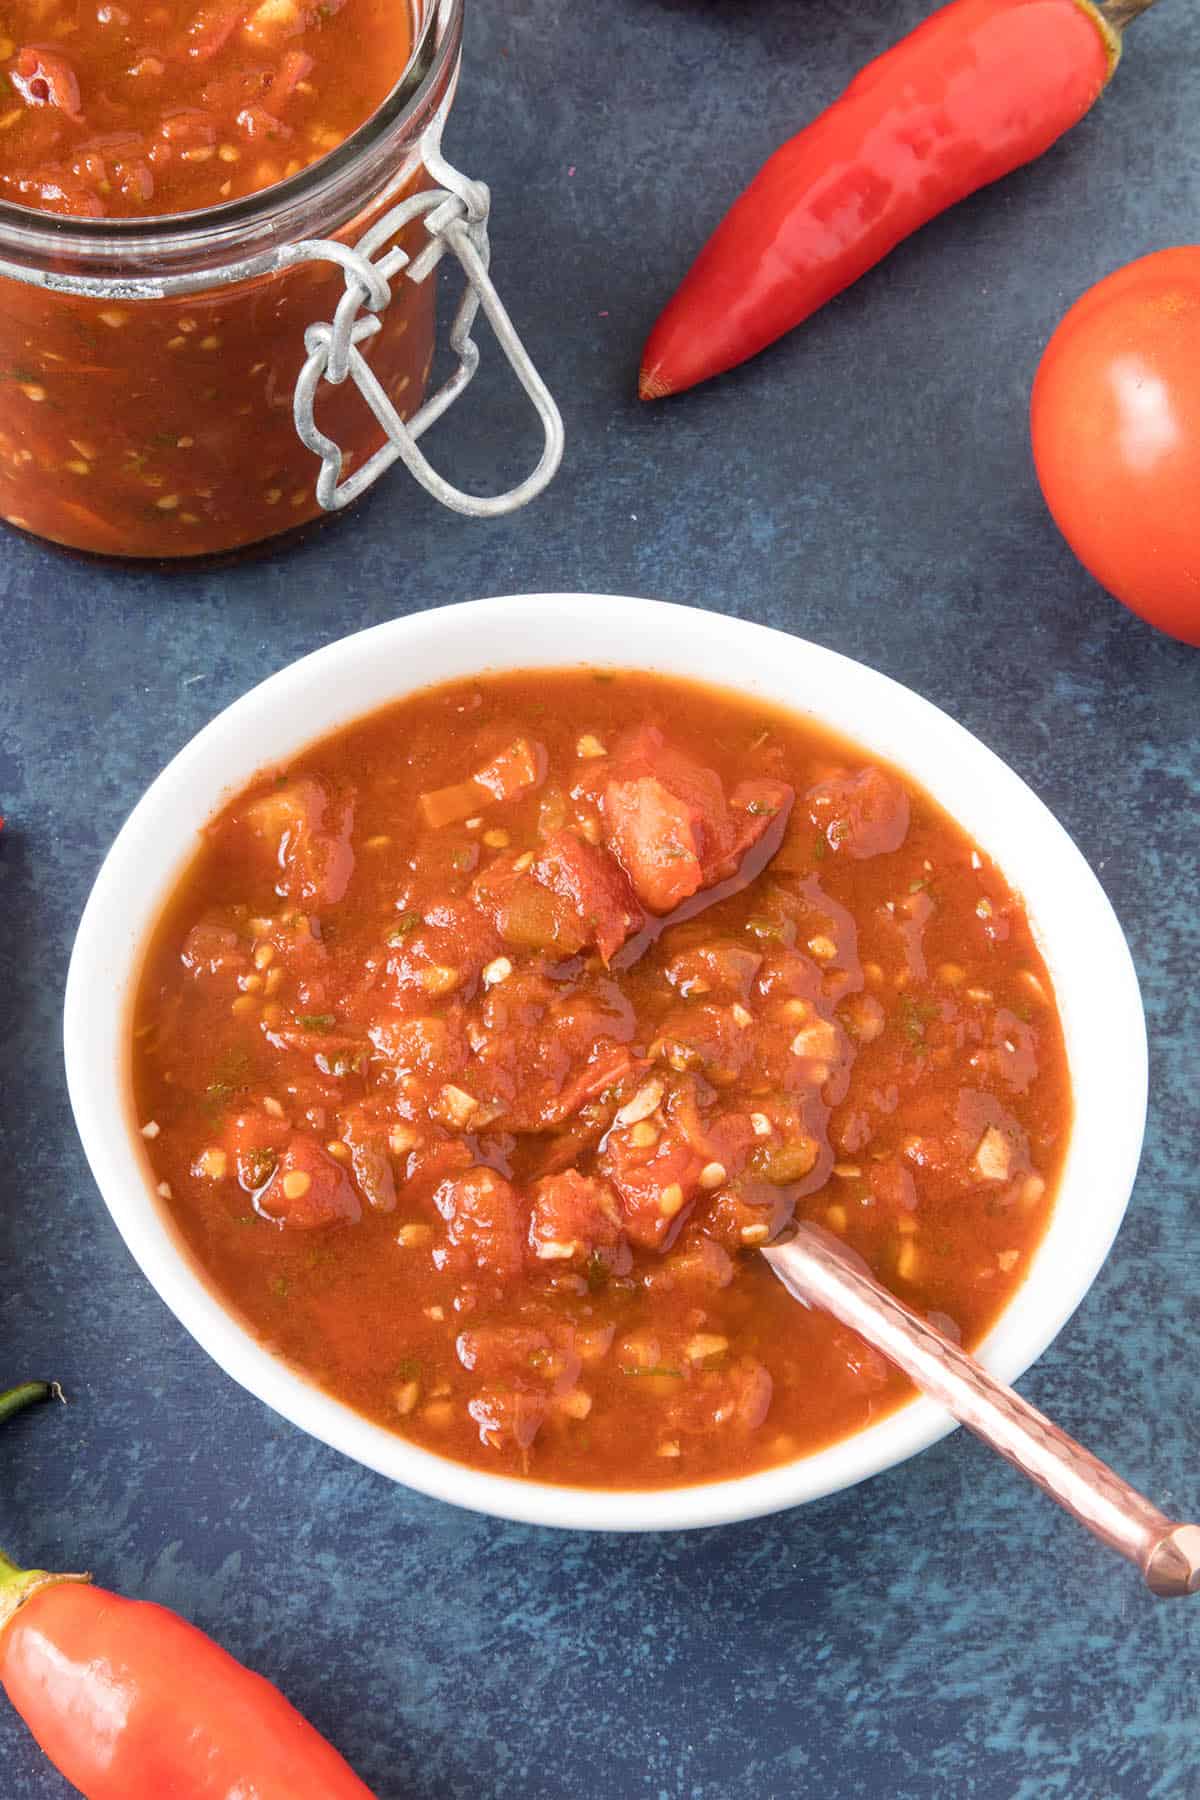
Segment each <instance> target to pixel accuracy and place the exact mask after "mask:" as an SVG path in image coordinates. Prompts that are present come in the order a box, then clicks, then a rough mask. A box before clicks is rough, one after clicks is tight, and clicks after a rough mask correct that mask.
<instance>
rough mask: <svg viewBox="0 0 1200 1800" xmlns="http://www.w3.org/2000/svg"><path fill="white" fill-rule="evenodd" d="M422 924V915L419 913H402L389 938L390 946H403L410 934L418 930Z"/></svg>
mask: <svg viewBox="0 0 1200 1800" xmlns="http://www.w3.org/2000/svg"><path fill="white" fill-rule="evenodd" d="M420 923H421V915H420V913H418V912H402V913H401V914H400V916H399V918H398V919H397V920H396V923H395V924H394V925H393V926H392V931H391V936H390V937H389V938H388V943H389V944H402V943H403V942H404V940H405V938H406V937H407V936H408V934H409V932H410V931H415V930H416V929H417V926H418V925H419V924H420Z"/></svg>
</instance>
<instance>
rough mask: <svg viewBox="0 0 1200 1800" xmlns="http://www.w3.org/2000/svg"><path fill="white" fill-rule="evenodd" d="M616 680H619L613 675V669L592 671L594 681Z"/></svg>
mask: <svg viewBox="0 0 1200 1800" xmlns="http://www.w3.org/2000/svg"><path fill="white" fill-rule="evenodd" d="M616 679H617V678H616V676H615V675H614V674H613V672H612V670H611V669H593V670H592V680H593V681H615V680H616Z"/></svg>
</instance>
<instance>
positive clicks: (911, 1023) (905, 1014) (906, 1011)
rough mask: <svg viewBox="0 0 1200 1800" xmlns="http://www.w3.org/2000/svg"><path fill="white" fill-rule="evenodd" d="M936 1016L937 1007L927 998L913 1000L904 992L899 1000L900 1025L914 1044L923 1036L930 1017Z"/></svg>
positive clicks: (918, 1042) (934, 1017)
mask: <svg viewBox="0 0 1200 1800" xmlns="http://www.w3.org/2000/svg"><path fill="white" fill-rule="evenodd" d="M936 1018H937V1007H936V1006H931V1005H930V1003H929V1002H928V1001H927V1000H914V999H913V998H912V996H911V995H910V994H906V995H905V996H904V998H903V1000H901V1002H900V1026H901V1029H902V1030H903V1031H904V1032H905V1033H906V1034H907V1036H908V1037H909V1038H910V1039H911V1041H912V1042H913V1043H914V1044H920V1043H921V1040H922V1039H923V1038H924V1036H925V1027H926V1025H927V1024H928V1023H929V1021H930V1020H931V1019H936Z"/></svg>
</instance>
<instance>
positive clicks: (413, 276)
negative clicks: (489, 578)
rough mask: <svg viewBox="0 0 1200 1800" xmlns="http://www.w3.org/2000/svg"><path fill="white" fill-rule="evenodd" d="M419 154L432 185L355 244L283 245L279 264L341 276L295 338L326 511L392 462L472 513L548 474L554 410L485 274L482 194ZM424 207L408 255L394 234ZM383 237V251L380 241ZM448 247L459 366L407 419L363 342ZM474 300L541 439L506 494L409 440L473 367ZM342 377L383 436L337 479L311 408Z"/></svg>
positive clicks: (299, 404)
mask: <svg viewBox="0 0 1200 1800" xmlns="http://www.w3.org/2000/svg"><path fill="white" fill-rule="evenodd" d="M424 162H425V168H426V170H427V172H428V174H429V175H430V177H431V178H432V180H433V181H435V182H437V183H438V184H439V185H438V186H436V187H434V188H432V189H429V190H426V191H425V192H423V193H420V194H414V195H412V196H410V198H408V199H407V200H403V201H401V202H400V203H399V205H397V206H394V207H393V208H392V209H391V210H390V211H389V212H387V213H385V214H384V215H383V217H382V218H380V219H379V220H378V221H377V222H376V223H375V224H374V225H373V226H372V227H371V229H370V230H369V231H368V232H366V233H365V234H364V236H363V237H362V238H361V239H360V240H359V242H358V244H357V245H355V246H354V247H353V248H350V247H349V246H348V245H345V244H339V243H335V242H334V241H332V240H331V239H328V238H307V239H305V240H304V241H302V242H301V243H297V244H293V245H292V246H291V247H290V248H289V249H288V250H287V251H286V252H285V253H284V258H283V260H284V261H285V262H288V263H299V262H309V261H314V260H315V261H326V262H334V263H337V264H339V265H340V266H341V269H342V271H343V274H344V276H345V281H346V291H345V293H344V294H343V296H342V298H341V300H340V301H339V303H338V307H337V311H336V312H335V313H334V316H333V320H332V322H330V323H327V324H319V325H310V326H309V327H308V330H307V331H306V332H305V334H304V347H305V349H306V350H307V351H308V358H307V361H306V362H305V364H304V367H303V368H302V369H301V371H300V375H299V378H298V379H297V382H296V393H295V400H294V416H295V420H296V430H297V432H298V433H299V435H300V439H301V442H302V443H303V444H304V445H305V446H306V447H307V448H308V449H309V450H311V451H312V452H313V454H314V456H319V457H320V459H321V472H320V474H319V475H318V477H317V500H318V502H319V504H320V505H321V506H322V507H324V509H325V510H326V511H327V512H337V511H338V510H339V509H340V508H341V507H343V506H349V505H350V503H351V501H353V500H357V499H358V497H359V495H360V494H361V493H363V492H364V490H365V489H367V488H369V487H370V486H371V484H372V482H374V481H377V480H378V478H379V477H380V475H382V474H383V473H384V471H385V470H386V469H390V468H391V466H392V464H393V463H395V462H402V463H403V464H404V466H405V468H406V469H408V470H409V472H410V474H412V475H414V476H415V477H416V479H417V480H418V481H419V482H420V484H421V486H422V487H423V488H424V489H425V490H426V492H427V493H429V494H432V495H433V497H434V498H435V499H436V500H440V501H441V502H442V504H443V505H444V506H448V507H450V508H452V509H453V511H455V512H460V513H467V514H469V515H470V516H471V517H472V518H476V519H492V518H496V517H498V516H499V515H500V514H502V513H510V512H515V511H516V509H517V508H518V507H520V506H524V505H526V504H527V503H528V502H529V501H530V500H533V499H534V498H536V496H537V495H538V494H540V493H541V492H542V490H543V488H545V487H547V486H548V485H549V483H550V482H551V481H552V480H553V478H554V475H555V473H556V471H557V469H558V466H559V464H560V462H561V461H562V454H563V423H562V416H561V414H560V413H559V410H558V407H557V406H556V405H555V403H554V399H553V397H552V395H551V394H550V391H549V389H548V388H547V387H546V384H545V382H544V381H543V380H542V378H541V376H540V375H539V374H538V372H537V370H536V369H535V368H534V366H533V363H532V362H531V360H530V357H529V353H528V351H527V350H526V349H525V346H524V344H522V342H521V339H520V338H519V336H518V335H517V331H516V328H515V326H514V325H513V322H512V320H511V319H510V318H509V316H508V313H507V312H506V311H505V309H504V305H503V302H502V301H501V299H500V296H499V294H497V292H496V289H495V287H494V286H493V284H492V280H491V277H490V275H489V274H488V262H489V254H490V252H489V245H488V235H487V219H488V209H489V206H490V203H491V197H490V195H489V193H488V190H487V188H486V187H485V186H484V184H483V183H482V182H481V181H469V180H468V179H467V177H466V176H464V175H460V174H459V173H458V171H457V170H456V169H454V168H453V167H452V166H451V165H450V164H449V163H448V162H446V161H445V159H444V158H443V156H442V155H441V152H440V150H438V149H436V148H429V149H427V150H426V151H425V153H424ZM422 215H424V221H425V229H426V231H427V232H428V234H429V243H428V244H427V245H426V246H425V248H424V249H423V250H422V251H421V253H420V254H419V255H418V256H415V257H410V256H409V255H408V254H407V252H406V251H404V250H402V249H400V248H399V246H398V245H396V244H394V243H393V242H392V240H393V239H394V238H395V237H396V236H397V234H398V233H399V232H401V231H402V230H403V229H404V227H405V226H406V225H409V224H411V223H412V221H413V220H414V219H417V218H419V217H421V216H422ZM388 244H391V248H390V249H385V248H384V246H385V245H388ZM381 251H382V252H383V253H382V254H379V253H380V252H381ZM447 251H450V252H451V253H452V254H453V255H454V256H456V257H457V258H458V261H459V263H460V264H461V266H462V270H463V274H464V275H465V277H466V282H467V285H466V290H465V292H464V294H463V297H462V301H461V303H460V305H459V307H458V311H457V313H456V314H455V317H454V323H453V325H452V326H451V329H450V346H451V349H452V350H453V351H454V354H455V355H456V356H457V358H458V367H457V369H455V371H454V373H453V374H452V375H451V376H450V377H449V379H448V380H447V381H445V382H444V383H443V384H442V386H441V387H440V388H439V389H438V390H437V392H436V393H435V394H432V395H431V396H430V397H429V399H427V400H426V401H425V402H424V404H423V405H422V406H421V407H420V408H419V410H418V411H417V412H416V413H414V414H413V416H412V418H411V419H408V420H405V419H402V418H401V416H400V414H399V413H398V412H397V410H396V408H395V406H394V405H393V404H392V402H391V400H390V399H389V397H388V395H387V394H386V393H385V392H384V389H383V388H382V386H381V385H380V383H379V381H378V380H377V379H376V377H375V374H374V372H373V371H372V369H371V366H370V364H369V363H368V362H367V360H366V358H365V357H364V356H363V355H362V352H361V349H360V345H362V344H363V343H364V342H365V341H366V340H367V339H368V338H369V337H372V336H373V335H374V334H375V332H377V331H378V330H379V329H380V321H379V316H378V315H379V314H380V313H381V312H382V311H383V309H384V308H385V307H386V306H387V305H388V304H389V302H390V301H391V299H392V291H393V290H392V283H393V281H394V280H395V279H396V278H397V277H399V276H401V275H402V276H403V277H404V278H405V279H406V280H408V281H414V282H423V281H425V280H427V278H428V277H429V276H430V275H431V274H432V273H433V271H434V269H436V267H437V265H438V263H439V262H440V261H441V260H442V257H443V256H444V255H445V254H446V252H447ZM376 257H378V260H376ZM481 307H482V308H483V312H484V315H485V317H486V318H487V320H488V323H489V324H490V325H491V327H492V330H493V331H494V332H495V334H496V339H497V342H498V343H499V345H500V347H501V349H502V350H503V351H504V354H505V356H506V358H507V359H508V363H509V366H510V367H511V369H512V371H513V373H514V375H515V376H516V378H517V380H518V381H519V382H520V384H521V386H522V388H524V390H525V392H526V394H528V396H529V399H530V401H531V402H532V404H533V407H534V410H535V411H536V413H537V415H538V418H539V419H540V420H541V424H542V431H543V435H544V445H543V449H542V454H541V457H540V459H539V461H538V464H537V467H536V468H535V469H534V470H533V471H532V473H531V474H529V475H527V476H526V477H525V479H524V481H522V482H519V483H518V484H517V486H516V487H513V488H510V489H509V490H508V492H507V493H504V494H494V495H489V496H479V495H475V494H466V493H464V492H463V490H462V489H461V488H456V487H454V486H453V484H452V483H451V482H449V481H447V480H446V479H445V477H444V476H442V475H439V474H438V472H437V470H436V469H435V468H434V467H433V465H432V463H430V461H429V460H428V458H427V457H426V456H424V455H423V454H422V452H421V451H420V449H418V447H417V440H418V438H420V437H421V436H422V435H423V434H424V433H425V432H426V431H428V429H429V427H430V426H431V425H432V424H434V423H435V422H436V421H437V420H438V419H440V418H441V416H442V414H443V413H444V412H445V411H446V410H447V408H448V407H450V406H452V405H453V404H454V402H455V401H456V400H457V399H458V397H459V395H460V394H461V393H462V391H463V389H464V388H465V387H466V386H467V384H468V383H469V382H470V380H471V377H472V376H473V375H474V373H475V371H476V369H477V368H478V367H479V347H478V345H477V344H476V343H475V341H474V339H473V338H472V337H471V327H472V325H473V324H474V322H475V318H476V315H477V313H478V312H479V309H480V308H481ZM347 379H349V380H350V381H352V382H353V383H354V385H355V386H356V387H357V388H358V391H359V393H360V394H361V395H362V397H363V399H364V400H365V401H366V403H367V405H368V406H369V407H370V409H371V411H372V412H373V413H374V415H375V417H376V419H377V420H378V421H379V424H380V425H381V426H382V427H383V430H384V431H385V432H386V434H387V442H386V443H385V444H383V445H382V446H381V447H380V448H379V449H378V450H377V451H376V452H375V454H374V455H373V456H372V457H370V459H369V460H368V461H367V462H365V463H364V464H363V466H362V468H360V469H357V470H356V471H355V472H354V474H353V475H350V476H349V477H348V478H347V479H346V480H345V481H342V480H341V479H340V478H341V473H342V461H343V459H342V452H341V449H340V448H339V446H338V445H337V444H336V443H335V442H334V441H333V439H332V438H330V437H327V436H326V434H325V433H324V432H323V431H321V430H319V429H318V426H317V423H316V420H315V418H314V416H313V408H314V405H315V402H316V397H317V393H318V391H319V389H320V386H321V383H322V382H323V381H328V382H330V383H331V384H333V385H334V386H340V384H341V383H342V382H344V381H346V380H347Z"/></svg>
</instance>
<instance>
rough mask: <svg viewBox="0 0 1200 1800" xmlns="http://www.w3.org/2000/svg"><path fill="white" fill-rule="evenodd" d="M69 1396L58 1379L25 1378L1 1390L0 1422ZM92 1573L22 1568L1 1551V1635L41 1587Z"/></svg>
mask: <svg viewBox="0 0 1200 1800" xmlns="http://www.w3.org/2000/svg"><path fill="white" fill-rule="evenodd" d="M66 1399H67V1397H66V1395H65V1394H64V1393H63V1391H62V1388H61V1387H60V1386H59V1384H58V1382H57V1381H22V1382H20V1383H19V1384H18V1385H17V1386H16V1387H10V1388H5V1390H4V1392H3V1393H0V1425H2V1424H3V1423H4V1421H5V1419H11V1418H13V1417H14V1415H15V1414H17V1413H19V1412H21V1411H23V1410H24V1408H25V1407H27V1406H37V1405H38V1404H39V1403H40V1402H41V1401H43V1400H61V1401H62V1402H63V1404H64V1406H65V1405H66ZM90 1580H91V1576H90V1575H52V1574H51V1573H50V1571H49V1570H48V1569H19V1568H18V1567H17V1565H16V1563H15V1562H11V1561H10V1560H9V1558H8V1557H7V1556H5V1554H4V1552H3V1550H0V1635H2V1634H3V1632H4V1628H5V1626H6V1625H7V1624H8V1622H9V1620H10V1619H12V1618H13V1617H14V1616H15V1615H16V1614H17V1613H18V1612H19V1611H20V1609H21V1607H22V1606H24V1604H25V1602H26V1601H27V1600H28V1599H29V1598H30V1597H31V1596H32V1595H33V1594H36V1593H37V1592H38V1590H39V1589H40V1588H44V1587H52V1586H53V1585H54V1583H55V1582H56V1581H90Z"/></svg>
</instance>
